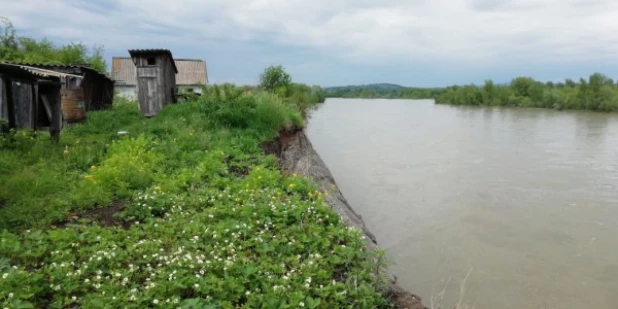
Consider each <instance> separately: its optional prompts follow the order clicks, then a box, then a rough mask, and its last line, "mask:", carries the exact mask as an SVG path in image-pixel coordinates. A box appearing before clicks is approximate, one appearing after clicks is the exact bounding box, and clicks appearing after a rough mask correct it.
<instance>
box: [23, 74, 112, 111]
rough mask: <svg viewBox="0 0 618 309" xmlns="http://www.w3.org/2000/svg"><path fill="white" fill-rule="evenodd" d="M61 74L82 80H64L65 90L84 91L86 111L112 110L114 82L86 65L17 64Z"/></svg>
mask: <svg viewBox="0 0 618 309" xmlns="http://www.w3.org/2000/svg"><path fill="white" fill-rule="evenodd" d="M17 64H20V65H25V66H30V67H36V68H40V69H46V70H51V71H56V72H61V73H67V74H72V75H79V76H82V77H83V78H82V79H81V80H79V79H77V80H73V79H70V80H63V81H61V82H62V83H63V85H62V86H63V87H62V88H63V89H79V88H81V89H83V98H84V103H85V106H84V108H85V110H86V111H87V112H89V111H95V110H103V109H107V108H110V107H111V106H112V102H113V100H114V81H113V80H112V79H111V78H109V77H108V76H107V75H105V74H103V73H101V72H98V71H96V70H95V69H92V68H90V67H88V66H86V65H55V64H40V63H17Z"/></svg>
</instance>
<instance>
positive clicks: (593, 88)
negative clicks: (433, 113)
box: [436, 73, 618, 112]
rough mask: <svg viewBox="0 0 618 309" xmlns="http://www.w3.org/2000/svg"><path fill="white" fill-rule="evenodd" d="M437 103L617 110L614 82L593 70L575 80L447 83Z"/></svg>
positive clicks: (523, 78)
mask: <svg viewBox="0 0 618 309" xmlns="http://www.w3.org/2000/svg"><path fill="white" fill-rule="evenodd" d="M436 102H437V103H445V104H454V105H492V106H512V107H541V108H555V109H579V110H593V111H612V112H613V111H617V110H618V85H617V84H616V83H615V82H614V81H613V80H612V79H610V78H608V77H607V76H605V75H603V74H600V73H594V74H592V75H590V77H589V78H588V79H584V78H581V79H580V80H579V81H578V82H575V81H573V80H570V79H567V80H565V81H564V82H560V83H553V82H547V83H543V82H539V81H536V80H534V79H532V78H529V77H518V78H515V79H513V80H512V81H511V83H510V84H508V85H496V84H494V83H493V81H491V80H488V81H486V82H485V84H484V85H483V86H476V85H468V86H451V87H448V88H447V89H446V91H445V92H443V93H442V94H441V95H440V96H438V97H437V99H436Z"/></svg>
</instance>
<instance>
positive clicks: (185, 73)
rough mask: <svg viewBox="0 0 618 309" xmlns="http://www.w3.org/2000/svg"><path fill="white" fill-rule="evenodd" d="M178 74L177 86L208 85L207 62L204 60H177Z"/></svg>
mask: <svg viewBox="0 0 618 309" xmlns="http://www.w3.org/2000/svg"><path fill="white" fill-rule="evenodd" d="M175 62H176V66H177V67H178V74H176V84H178V85H196V84H203V85H206V84H208V76H207V75H206V62H204V61H202V60H188V59H179V60H176V61H175Z"/></svg>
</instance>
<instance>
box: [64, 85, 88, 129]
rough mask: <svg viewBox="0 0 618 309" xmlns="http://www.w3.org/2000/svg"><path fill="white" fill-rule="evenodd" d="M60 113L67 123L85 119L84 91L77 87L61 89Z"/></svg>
mask: <svg viewBox="0 0 618 309" xmlns="http://www.w3.org/2000/svg"><path fill="white" fill-rule="evenodd" d="M60 97H61V100H62V114H63V115H64V118H65V119H66V120H67V122H68V123H73V122H82V121H84V120H86V108H85V103H84V91H83V90H82V89H81V88H79V89H61V90H60Z"/></svg>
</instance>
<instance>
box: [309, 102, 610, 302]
mask: <svg viewBox="0 0 618 309" xmlns="http://www.w3.org/2000/svg"><path fill="white" fill-rule="evenodd" d="M308 133H309V137H310V139H311V141H312V143H313V144H314V146H315V148H316V149H317V151H318V152H319V153H320V155H321V156H322V157H323V159H324V161H325V162H326V163H327V165H328V166H329V168H330V169H331V171H332V172H333V174H334V176H335V179H336V180H337V182H338V184H339V185H340V187H341V190H342V191H343V193H344V195H346V197H347V198H348V200H349V201H350V203H351V204H352V205H353V207H354V208H355V209H356V210H357V211H358V212H359V213H360V214H362V215H363V218H364V219H365V221H366V223H367V225H368V226H369V228H370V229H371V230H372V231H373V232H374V234H376V236H377V238H378V241H379V243H380V244H381V245H382V246H383V247H384V248H386V249H388V251H389V254H390V257H391V258H392V259H393V260H394V262H395V263H396V266H395V271H396V273H397V275H398V277H399V280H400V282H401V283H402V284H403V285H404V286H405V287H407V288H408V289H410V290H411V291H413V292H415V293H417V294H419V295H421V296H424V300H425V302H426V303H428V302H429V299H430V298H431V295H432V294H433V295H435V294H437V293H438V292H439V291H441V290H442V289H443V288H444V286H445V285H446V283H447V282H449V278H451V279H450V284H449V285H448V288H447V290H446V299H447V300H448V301H450V303H453V302H455V301H456V300H457V299H458V298H459V290H460V287H459V283H460V281H461V280H462V279H463V278H464V277H465V275H466V273H467V272H468V271H469V270H470V269H472V273H471V275H470V278H469V279H468V281H467V285H466V296H465V298H464V300H465V301H466V302H467V303H469V304H474V303H475V302H476V303H477V305H476V308H601V309H603V308H607V309H609V308H612V309H615V308H618V115H616V114H603V113H592V112H570V111H562V112H558V111H553V110H544V109H508V108H497V107H488V108H482V107H454V106H443V105H434V104H433V102H432V101H407V100H343V99H334V100H333V99H331V100H328V101H327V103H325V104H324V105H323V106H321V107H320V108H319V109H318V110H317V111H315V112H314V113H313V114H312V117H311V120H310V122H309V128H308ZM477 299H478V300H477Z"/></svg>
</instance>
